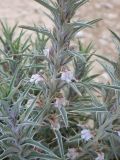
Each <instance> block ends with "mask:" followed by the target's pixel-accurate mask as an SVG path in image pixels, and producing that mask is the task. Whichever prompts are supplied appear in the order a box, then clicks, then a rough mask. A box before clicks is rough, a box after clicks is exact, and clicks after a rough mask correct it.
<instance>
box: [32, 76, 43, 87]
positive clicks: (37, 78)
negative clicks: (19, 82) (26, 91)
mask: <svg viewBox="0 0 120 160" xmlns="http://www.w3.org/2000/svg"><path fill="white" fill-rule="evenodd" d="M43 81H44V78H43V77H42V76H41V75H39V74H33V75H32V77H31V78H30V83H35V84H36V85H37V84H38V83H39V82H43Z"/></svg>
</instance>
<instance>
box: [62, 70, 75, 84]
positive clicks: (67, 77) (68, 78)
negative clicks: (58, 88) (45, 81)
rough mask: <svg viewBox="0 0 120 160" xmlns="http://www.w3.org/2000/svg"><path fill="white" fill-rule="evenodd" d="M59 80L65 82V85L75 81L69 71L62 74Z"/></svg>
mask: <svg viewBox="0 0 120 160" xmlns="http://www.w3.org/2000/svg"><path fill="white" fill-rule="evenodd" d="M61 80H63V81H66V82H67V83H70V82H72V80H75V77H74V75H73V73H72V72H71V71H69V70H66V71H63V72H62V74H61Z"/></svg>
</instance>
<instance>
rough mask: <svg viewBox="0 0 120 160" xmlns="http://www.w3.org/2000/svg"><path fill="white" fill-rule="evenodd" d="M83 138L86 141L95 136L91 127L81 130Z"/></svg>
mask: <svg viewBox="0 0 120 160" xmlns="http://www.w3.org/2000/svg"><path fill="white" fill-rule="evenodd" d="M81 138H82V139H83V140H85V141H89V140H90V139H91V138H93V135H92V134H91V132H90V130H89V129H83V130H82V131H81Z"/></svg>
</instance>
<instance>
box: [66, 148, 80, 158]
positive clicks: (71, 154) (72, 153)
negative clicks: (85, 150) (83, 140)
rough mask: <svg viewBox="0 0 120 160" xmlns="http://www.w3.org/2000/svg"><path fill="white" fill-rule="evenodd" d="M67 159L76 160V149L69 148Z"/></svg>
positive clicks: (77, 153)
mask: <svg viewBox="0 0 120 160" xmlns="http://www.w3.org/2000/svg"><path fill="white" fill-rule="evenodd" d="M67 157H68V158H69V159H70V160H76V158H78V157H79V152H78V151H77V149H76V148H69V149H68V153H67Z"/></svg>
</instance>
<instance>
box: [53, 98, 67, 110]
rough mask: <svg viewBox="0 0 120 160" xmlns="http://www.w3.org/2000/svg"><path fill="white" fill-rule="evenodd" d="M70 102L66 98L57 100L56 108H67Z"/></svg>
mask: <svg viewBox="0 0 120 160" xmlns="http://www.w3.org/2000/svg"><path fill="white" fill-rule="evenodd" d="M68 103H69V102H68V101H67V100H66V99H65V98H64V97H61V98H56V101H55V102H54V106H55V107H56V108H61V107H62V106H66V105H67V104H68Z"/></svg>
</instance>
